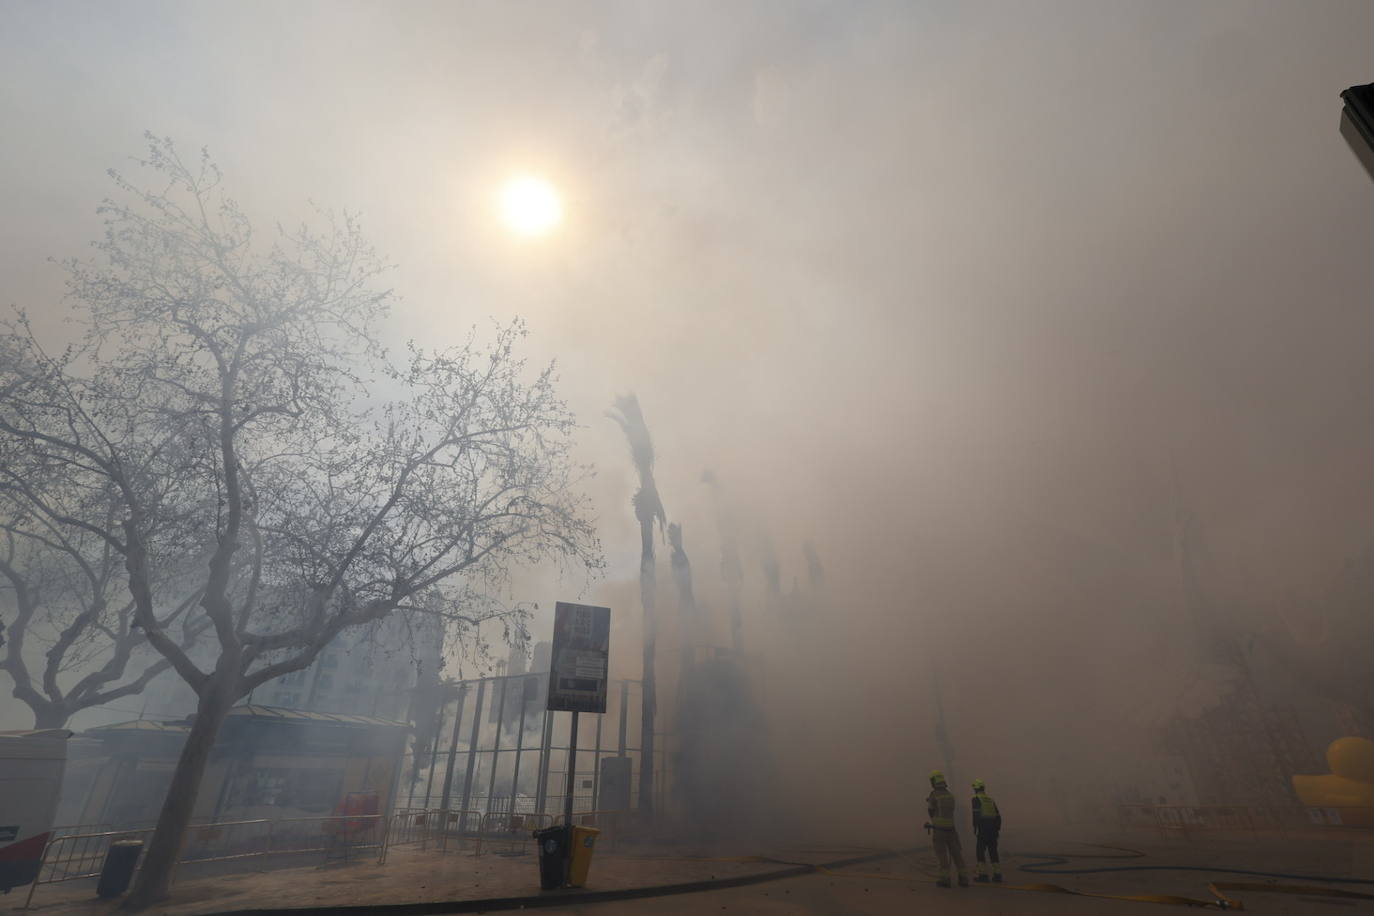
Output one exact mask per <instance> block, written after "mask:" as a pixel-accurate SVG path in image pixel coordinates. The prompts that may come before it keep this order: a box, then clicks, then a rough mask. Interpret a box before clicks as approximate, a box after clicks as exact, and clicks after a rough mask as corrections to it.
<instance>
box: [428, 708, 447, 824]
mask: <svg viewBox="0 0 1374 916" xmlns="http://www.w3.org/2000/svg"><path fill="white" fill-rule="evenodd" d="M439 689H440V691H442V690H443V685H440V687H439ZM447 705H448V704H447V703H445V702H444V697H443V693H442V692H441V693H440V695H439V709H438V710H437V711H435V713H434V737H433V739H431V740H430V742H429V779H427V780H426V781H425V808H426V809H428V808H429V806H430V802H431V800H432V799H433V798H434V771H435V770H436V769H437V768H438V766H439V739H440V738H442V737H443V735H444V707H445V706H447Z"/></svg>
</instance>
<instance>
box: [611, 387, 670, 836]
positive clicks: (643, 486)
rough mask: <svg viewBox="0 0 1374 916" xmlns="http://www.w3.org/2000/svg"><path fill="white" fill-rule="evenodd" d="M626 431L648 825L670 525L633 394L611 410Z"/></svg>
mask: <svg viewBox="0 0 1374 916" xmlns="http://www.w3.org/2000/svg"><path fill="white" fill-rule="evenodd" d="M606 416H608V417H610V418H611V419H612V420H614V421H615V422H616V423H618V424H620V428H621V430H622V431H624V433H625V438H626V439H627V440H628V441H629V443H630V457H631V459H632V460H633V461H634V465H635V470H636V471H637V472H638V473H639V490H638V491H636V493H635V495H634V499H633V500H631V504H632V505H633V506H634V510H635V518H636V519H638V520H639V544H640V557H639V601H640V604H641V605H642V606H643V607H644V675H643V677H644V683H643V692H644V697H643V703H642V704H641V710H640V739H639V740H640V748H641V750H640V762H639V810H640V812H641V815H642V817H643V818H644V820H645V822H646V823H648V822H650V821H651V820H652V818H653V811H654V713H655V711H656V706H657V689H656V684H655V680H654V643H655V641H656V640H657V638H658V622H657V620H656V619H655V617H654V598H655V595H656V589H657V586H656V582H655V578H654V524H655V522H657V523H658V526H659V529H660V531H661V530H662V529H663V528H664V526H665V525H666V524H667V522H668V516H667V514H666V513H665V512H664V511H663V502H662V501H661V500H660V499H659V497H658V487H657V486H656V485H655V484H654V443H653V440H652V439H650V438H649V427H648V426H647V425H646V424H645V422H644V414H643V412H642V411H641V410H640V409H639V399H638V398H637V397H635V396H634V395H633V394H627V395H625V396H624V397H618V398H616V399H615V406H614V407H613V409H611V410H609V411H607V412H606Z"/></svg>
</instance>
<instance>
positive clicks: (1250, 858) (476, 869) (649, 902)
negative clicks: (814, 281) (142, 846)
mask: <svg viewBox="0 0 1374 916" xmlns="http://www.w3.org/2000/svg"><path fill="white" fill-rule="evenodd" d="M1091 839H1093V840H1095V841H1096V842H1098V843H1105V844H1110V845H1114V846H1125V847H1131V848H1132V849H1135V850H1138V851H1140V852H1142V853H1144V855H1143V856H1141V857H1137V858H1116V859H1105V858H1091V857H1092V856H1121V855H1124V853H1122V852H1121V851H1119V850H1112V849H1104V848H1094V847H1092V846H1088V845H1085V844H1084V843H1083V834H1082V833H1077V834H1070V833H1067V832H1062V831H1061V832H1059V833H1052V832H1041V833H1038V834H1033V835H1030V834H1028V835H1018V834H1015V833H1009V834H1008V836H1007V837H1005V838H1004V842H1003V846H1004V850H1005V851H1004V859H1005V860H1006V867H1007V878H1008V882H1009V883H1010V884H1016V885H1026V884H1054V885H1059V886H1062V887H1066V888H1070V889H1073V890H1076V891H1079V892H1085V893H1092V894H1105V895H1134V894H1175V895H1180V896H1185V897H1190V898H1195V899H1211V894H1210V893H1209V892H1208V889H1207V884H1208V882H1209V880H1235V881H1256V882H1262V881H1265V880H1266V879H1264V878H1260V877H1244V876H1228V875H1225V874H1221V873H1213V872H1212V871H1211V870H1212V869H1217V868H1247V869H1252V870H1259V871H1283V872H1298V873H1306V874H1326V875H1334V876H1348V875H1354V876H1358V877H1363V878H1374V831H1344V832H1343V831H1340V830H1328V831H1321V832H1313V833H1311V834H1305V835H1301V836H1296V835H1290V836H1287V837H1280V836H1265V835H1258V836H1256V835H1249V834H1237V835H1215V834H1214V835H1209V836H1203V837H1194V838H1191V839H1183V838H1161V837H1159V836H1157V835H1154V834H1133V835H1130V836H1127V835H1123V834H1119V833H1115V832H1110V831H1103V832H1101V833H1100V834H1097V835H1094V836H1092V837H1091ZM738 852H740V853H745V852H747V851H746V850H739V851H738ZM864 852H865V850H863V849H860V848H858V847H840V846H835V847H830V848H818V847H811V848H804V849H799V848H790V849H775V850H771V851H770V852H769V855H770V856H771V857H772V858H776V859H784V860H787V861H791V862H805V863H809V864H821V863H825V862H833V861H836V860H839V859H844V858H849V857H852V856H856V855H862V854H863V853H864ZM1036 852H1055V853H1064V854H1071V855H1072V858H1070V859H1068V861H1067V862H1066V863H1065V864H1062V865H1058V866H1053V867H1054V868H1056V869H1082V868H1094V867H1114V866H1118V865H1148V866H1160V865H1190V866H1194V867H1201V868H1205V869H1208V871H1206V872H1202V871H1198V872H1188V871H1167V870H1152V871H1132V872H1105V873H1098V874H1078V875H1075V874H1057V875H1050V874H1032V873H1027V872H1025V871H1022V870H1018V869H1017V867H1016V866H1029V865H1032V864H1033V863H1034V862H1036V861H1044V860H1043V859H1042V860H1036V859H1034V858H1033V857H1032V856H1031V854H1032V853H1036ZM783 867H785V866H781V865H778V864H776V863H772V862H761V861H751V860H748V859H747V858H745V859H737V858H732V857H731V856H728V855H721V854H720V853H716V854H715V855H713V856H711V855H705V854H704V853H703V851H702V850H692V849H663V848H658V849H654V850H639V851H637V852H631V851H628V850H625V849H620V850H617V851H615V852H612V851H610V850H602V851H598V853H597V857H596V860H595V863H594V865H593V871H592V880H591V882H590V886H589V888H588V889H589V890H610V889H618V888H632V887H645V886H651V885H660V884H672V883H679V882H689V881H697V880H709V879H712V878H728V877H735V876H743V875H756V874H761V873H763V872H768V871H775V870H778V869H780V868H783ZM933 868H934V861H933V857H932V856H931V855H930V854H929V853H928V852H925V851H919V852H916V853H912V854H908V855H904V856H900V857H897V858H893V859H888V860H885V861H882V862H877V863H869V864H865V865H858V866H853V867H848V868H840V869H835V870H833V871H829V872H825V873H819V874H811V875H806V876H802V877H797V878H790V879H784V880H779V881H771V882H768V883H763V884H756V885H751V886H749V887H743V888H735V889H729V890H723V891H710V892H705V893H695V894H684V895H679V896H673V897H659V898H652V899H637V900H631V901H624V902H617V903H599V904H591V905H582V906H579V905H577V904H576V903H575V902H574V901H575V900H576V894H577V893H578V892H577V891H564V892H561V893H562V894H565V895H567V896H568V898H569V905H568V906H566V907H561V908H555V909H547V910H543V912H546V913H550V914H557V913H561V914H573V913H578V914H589V916H591V914H596V916H629V914H644V913H653V914H659V913H661V914H665V916H672V914H688V913H691V914H697V913H728V914H757V916H782V914H797V916H821V914H832V913H835V914H839V913H855V914H869V913H872V914H878V913H893V912H928V913H946V912H947V913H955V914H965V913H966V914H980V916H981V914H1013V913H1026V914H1032V916H1034V914H1051V913H1053V914H1064V916H1074V914H1079V913H1082V914H1088V913H1117V912H1121V913H1146V912H1149V910H1150V909H1151V907H1150V905H1148V904H1142V903H1136V902H1125V901H1116V900H1107V899H1102V898H1099V897H1075V896H1066V895H1062V894H1052V893H1043V892H1031V891H1025V890H1014V889H1011V888H998V887H991V886H980V885H974V886H973V887H971V888H968V889H958V888H955V889H951V890H943V889H939V888H936V887H935V886H934V883H933V877H934V874H933ZM1347 887H1348V888H1349V889H1352V890H1359V891H1364V892H1366V893H1371V894H1374V886H1364V887H1353V886H1347ZM536 893H538V890H537V875H536V868H535V863H534V861H533V859H532V857H530V856H528V855H526V856H522V857H507V856H501V855H492V854H488V855H484V856H482V857H480V858H478V857H474V856H473V855H472V854H471V851H470V850H461V851H454V850H450V851H448V852H439V851H437V850H433V849H431V850H425V851H422V850H419V849H413V848H402V849H399V850H395V851H393V853H392V855H391V857H390V858H389V859H388V862H387V864H386V865H384V866H378V865H376V863H375V861H367V862H364V863H361V864H356V865H352V866H349V867H346V868H337V867H335V868H327V869H326V868H319V867H317V866H310V865H307V866H297V867H292V868H284V869H279V870H274V871H267V872H261V871H254V872H243V873H238V874H231V875H218V876H212V875H202V876H193V875H189V874H183V875H181V876H180V878H179V881H178V883H177V885H176V888H175V896H174V899H173V900H172V901H170V902H169V904H168V905H166V906H162V907H158V908H155V909H153V910H151V911H149V912H150V913H156V914H166V916H200V914H208V913H214V912H222V911H225V910H236V909H246V908H253V907H269V906H275V907H283V906H285V907H328V906H330V905H339V904H345V903H347V904H360V903H401V902H418V901H437V900H462V899H469V900H471V899H478V898H488V897H500V896H518V895H527V894H536ZM1231 896H1233V897H1236V898H1238V899H1240V900H1242V901H1243V902H1244V904H1245V908H1246V910H1247V911H1250V912H1257V913H1277V914H1296V913H1312V912H1318V913H1323V912H1342V911H1353V912H1360V911H1365V912H1370V913H1374V901H1350V900H1331V899H1324V898H1317V897H1306V896H1301V895H1297V896H1279V895H1274V894H1267V893H1260V892H1257V891H1250V890H1247V891H1235V892H1231ZM22 903H23V896H22V895H21V892H18V891H17V892H15V893H13V894H11V895H10V896H9V897H8V898H3V897H0V912H16V913H17V912H21V911H19V910H18V907H19V906H20V905H22ZM7 907H8V908H13V909H7ZM1333 908H1334V909H1333ZM112 909H113V906H112V905H111V904H110V903H107V902H104V901H97V900H95V899H93V894H92V884H91V883H90V882H71V883H68V884H63V885H45V886H42V887H40V888H39V889H38V892H37V894H36V896H35V898H34V910H33V911H31V912H35V913H38V914H41V916H99V914H106V913H110V912H111V911H112Z"/></svg>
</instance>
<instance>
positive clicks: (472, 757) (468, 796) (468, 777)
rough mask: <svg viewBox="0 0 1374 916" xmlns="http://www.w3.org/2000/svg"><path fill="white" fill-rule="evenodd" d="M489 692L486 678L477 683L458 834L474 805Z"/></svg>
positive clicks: (464, 825) (465, 824)
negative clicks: (474, 779) (479, 736)
mask: <svg viewBox="0 0 1374 916" xmlns="http://www.w3.org/2000/svg"><path fill="white" fill-rule="evenodd" d="M486 692H487V681H486V678H483V679H482V680H480V681H478V682H477V708H476V709H474V710H473V711H472V732H471V733H470V734H469V736H468V769H467V773H466V774H465V775H464V776H463V810H462V811H461V812H460V814H459V821H458V832H459V833H462V831H463V829H464V828H465V827H466V826H467V817H468V805H470V804H471V803H472V769H473V767H474V766H476V765H477V732H478V729H480V728H481V727H482V697H483V696H485V695H486Z"/></svg>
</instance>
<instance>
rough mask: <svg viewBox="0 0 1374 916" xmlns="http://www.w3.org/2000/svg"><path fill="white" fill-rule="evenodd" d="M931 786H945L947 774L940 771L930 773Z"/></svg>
mask: <svg viewBox="0 0 1374 916" xmlns="http://www.w3.org/2000/svg"><path fill="white" fill-rule="evenodd" d="M930 784H931V785H932V786H943V785H944V784H945V774H944V773H941V772H940V771H939V770H931V771H930Z"/></svg>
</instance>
